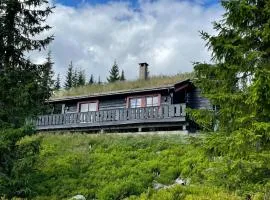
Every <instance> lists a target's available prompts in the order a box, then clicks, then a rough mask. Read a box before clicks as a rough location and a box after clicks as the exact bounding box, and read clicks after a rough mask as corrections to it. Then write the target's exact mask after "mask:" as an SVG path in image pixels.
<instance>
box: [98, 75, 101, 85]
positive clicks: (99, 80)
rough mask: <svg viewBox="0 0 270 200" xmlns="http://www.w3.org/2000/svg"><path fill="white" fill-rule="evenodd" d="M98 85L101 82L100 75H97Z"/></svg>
mask: <svg viewBox="0 0 270 200" xmlns="http://www.w3.org/2000/svg"><path fill="white" fill-rule="evenodd" d="M97 83H98V85H101V84H102V82H101V79H100V76H98V82H97Z"/></svg>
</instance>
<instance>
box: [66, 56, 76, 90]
mask: <svg viewBox="0 0 270 200" xmlns="http://www.w3.org/2000/svg"><path fill="white" fill-rule="evenodd" d="M73 73H74V72H73V64H72V61H71V62H70V64H69V66H68V71H67V75H66V80H65V89H67V90H68V89H70V88H72V87H73V81H74V80H73V76H74V75H73Z"/></svg>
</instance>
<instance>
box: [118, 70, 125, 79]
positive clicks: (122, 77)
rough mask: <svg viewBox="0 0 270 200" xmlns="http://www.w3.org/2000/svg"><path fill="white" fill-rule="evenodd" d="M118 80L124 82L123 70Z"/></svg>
mask: <svg viewBox="0 0 270 200" xmlns="http://www.w3.org/2000/svg"><path fill="white" fill-rule="evenodd" d="M119 80H120V81H125V80H126V78H125V73H124V70H122V72H121V76H120V79H119Z"/></svg>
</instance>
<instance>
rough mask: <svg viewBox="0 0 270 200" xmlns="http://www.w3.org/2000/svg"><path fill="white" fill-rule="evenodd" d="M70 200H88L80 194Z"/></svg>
mask: <svg viewBox="0 0 270 200" xmlns="http://www.w3.org/2000/svg"><path fill="white" fill-rule="evenodd" d="M70 200H86V198H85V197H84V196H83V195H81V194H78V195H76V196H74V197H72V198H71V199H70Z"/></svg>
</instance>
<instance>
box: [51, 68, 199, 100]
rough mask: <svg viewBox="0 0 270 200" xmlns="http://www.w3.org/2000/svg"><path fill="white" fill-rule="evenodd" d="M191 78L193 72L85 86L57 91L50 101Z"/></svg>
mask: <svg viewBox="0 0 270 200" xmlns="http://www.w3.org/2000/svg"><path fill="white" fill-rule="evenodd" d="M193 77H194V73H193V72H191V73H187V72H186V73H179V74H176V75H174V76H164V75H163V76H152V77H150V78H149V79H148V80H134V81H117V82H114V83H105V84H93V85H85V86H81V87H76V88H71V89H69V90H60V91H57V92H56V93H55V94H54V96H53V97H52V99H55V98H62V97H69V96H79V95H90V94H92V95H93V94H99V93H106V92H113V91H121V90H132V89H140V88H142V89H143V88H152V87H161V86H168V85H172V84H175V83H177V82H180V81H184V80H186V79H192V78H193Z"/></svg>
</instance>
